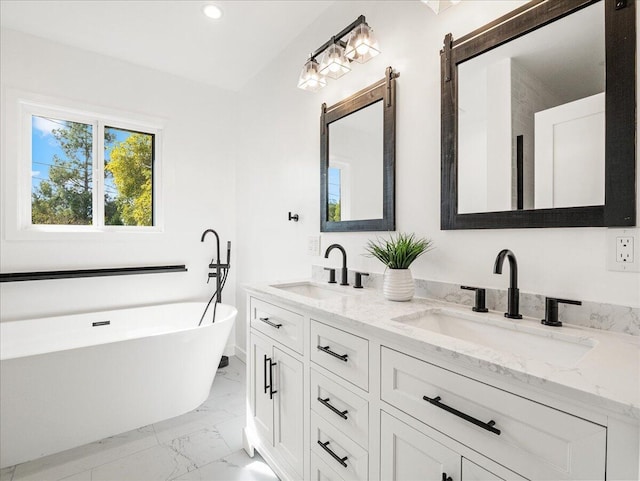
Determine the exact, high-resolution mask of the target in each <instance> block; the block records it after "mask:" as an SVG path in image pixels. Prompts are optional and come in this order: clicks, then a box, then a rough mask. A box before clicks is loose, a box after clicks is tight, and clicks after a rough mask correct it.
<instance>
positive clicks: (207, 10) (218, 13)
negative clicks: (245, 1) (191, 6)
mask: <svg viewBox="0 0 640 481" xmlns="http://www.w3.org/2000/svg"><path fill="white" fill-rule="evenodd" d="M202 12H203V13H204V14H205V15H206V16H207V17H209V18H214V19H216V20H217V19H219V18H220V17H222V10H220V7H218V6H217V5H205V6H204V7H202Z"/></svg>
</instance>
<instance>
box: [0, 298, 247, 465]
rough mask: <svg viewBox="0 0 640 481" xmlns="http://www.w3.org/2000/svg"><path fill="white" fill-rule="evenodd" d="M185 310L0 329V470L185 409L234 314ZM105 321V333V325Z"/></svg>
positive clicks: (208, 376)
mask: <svg viewBox="0 0 640 481" xmlns="http://www.w3.org/2000/svg"><path fill="white" fill-rule="evenodd" d="M204 306H205V303H200V302H187V303H176V304H165V305H155V306H149V307H141V308H131V309H119V310H113V311H103V312H93V313H87V314H74V315H69V316H62V317H49V318H41V319H33V320H25V321H11V322H4V323H0V467H6V466H12V465H14V464H18V463H22V462H25V461H29V460H32V459H36V458H39V457H41V456H45V455H48V454H52V453H56V452H59V451H63V450H65V449H69V448H72V447H75V446H80V445H82V444H85V443H89V442H93V441H97V440H99V439H102V438H105V437H108V436H113V435H115V434H119V433H122V432H125V431H129V430H131V429H135V428H138V427H141V426H145V425H147V424H151V423H155V422H158V421H161V420H164V419H168V418H171V417H174V416H178V415H180V414H183V413H185V412H188V411H191V410H193V409H195V408H196V407H197V406H199V405H200V404H202V403H203V402H204V401H205V400H206V399H207V397H208V395H209V390H210V388H211V383H212V382H213V378H214V376H215V374H216V369H217V367H218V364H219V362H220V358H221V356H222V351H223V349H224V347H225V345H226V343H227V339H228V337H229V333H230V331H231V327H232V325H233V322H234V320H235V317H236V314H237V310H236V309H235V308H234V307H232V306H228V305H224V304H218V307H217V314H216V322H215V323H214V324H212V323H211V317H212V316H211V312H212V308H213V306H211V307H210V308H209V311H208V313H207V317H206V318H205V320H204V321H203V323H202V326H201V327H198V322H199V321H200V317H201V315H202V311H203V309H204ZM107 321H109V324H107Z"/></svg>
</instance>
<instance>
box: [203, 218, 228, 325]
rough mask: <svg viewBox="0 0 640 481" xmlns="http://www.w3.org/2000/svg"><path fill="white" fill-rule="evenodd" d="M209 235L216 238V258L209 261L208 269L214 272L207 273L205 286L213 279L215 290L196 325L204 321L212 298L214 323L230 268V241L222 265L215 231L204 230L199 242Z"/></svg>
mask: <svg viewBox="0 0 640 481" xmlns="http://www.w3.org/2000/svg"><path fill="white" fill-rule="evenodd" d="M209 233H211V234H213V235H214V236H215V237H216V257H215V262H214V259H211V262H210V263H209V269H213V270H214V272H211V271H210V272H209V274H208V276H207V284H208V283H209V281H210V280H211V278H212V277H215V279H216V290H215V292H214V293H213V295H212V296H211V299H209V302H208V303H207V307H205V309H204V312H203V313H202V318H200V323H199V324H198V325H200V324H202V320H203V319H204V316H205V314H206V313H207V309H209V305H210V304H211V302H212V301H213V299H214V298H215V300H216V302H215V304H214V306H213V322H215V321H216V306H217V305H218V304H219V303H220V302H222V289H223V288H224V285H225V283H226V282H227V276H228V275H229V268H230V266H231V241H227V262H226V263H225V264H223V263H222V262H220V236H219V235H218V233H217V232H216V231H215V230H213V229H207V230H205V231H204V232H203V233H202V236H201V237H200V242H204V239H205V237H207V234H209Z"/></svg>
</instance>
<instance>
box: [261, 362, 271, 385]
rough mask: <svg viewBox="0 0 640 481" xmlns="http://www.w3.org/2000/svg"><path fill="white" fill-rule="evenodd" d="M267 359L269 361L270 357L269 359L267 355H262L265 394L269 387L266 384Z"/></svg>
mask: <svg viewBox="0 0 640 481" xmlns="http://www.w3.org/2000/svg"><path fill="white" fill-rule="evenodd" d="M267 361H268V362H269V363H270V362H271V359H269V358H268V357H267V355H266V354H265V355H264V362H263V364H262V367H264V393H265V394H267V389H269V385H268V384H267Z"/></svg>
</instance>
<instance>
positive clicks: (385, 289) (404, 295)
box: [382, 269, 415, 301]
mask: <svg viewBox="0 0 640 481" xmlns="http://www.w3.org/2000/svg"><path fill="white" fill-rule="evenodd" d="M414 292H415V290H414V287H413V276H412V275H411V270H410V269H387V270H386V271H385V273H384V282H383V283H382V295H384V297H385V299H389V300H390V301H410V300H411V299H412V298H413V294H414Z"/></svg>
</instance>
